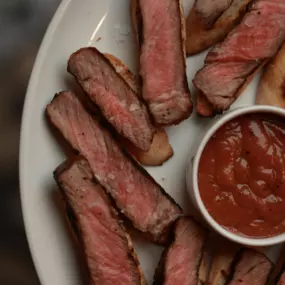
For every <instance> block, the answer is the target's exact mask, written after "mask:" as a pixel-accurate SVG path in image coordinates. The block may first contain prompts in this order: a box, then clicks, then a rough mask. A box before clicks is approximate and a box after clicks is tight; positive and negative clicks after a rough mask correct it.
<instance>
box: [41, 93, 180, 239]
mask: <svg viewBox="0 0 285 285" xmlns="http://www.w3.org/2000/svg"><path fill="white" fill-rule="evenodd" d="M46 112H47V116H48V119H49V121H50V122H51V123H52V125H53V126H55V127H56V128H57V129H58V130H59V131H60V132H61V134H62V135H63V137H64V138H65V139H66V140H67V141H68V142H69V143H70V145H71V146H72V147H73V148H74V149H75V150H76V151H78V152H79V153H81V154H82V155H83V156H84V157H85V158H86V159H87V160H88V162H89V164H90V167H91V169H92V171H93V174H94V176H95V178H96V179H97V180H98V181H99V183H100V184H101V185H102V186H103V187H104V188H105V190H106V191H107V192H108V193H109V194H110V195H111V197H112V199H113V200H114V201H115V203H116V206H117V208H118V209H120V211H121V213H123V214H124V215H125V217H127V218H128V219H129V220H130V221H131V222H132V223H133V225H134V226H135V227H136V228H137V229H138V230H140V231H141V232H143V233H145V234H147V235H148V236H149V237H150V238H151V239H152V240H153V241H155V242H157V243H162V244H163V243H165V242H166V241H167V239H168V235H169V229H170V226H171V224H172V223H173V222H174V221H175V220H176V218H177V217H178V216H180V215H181V213H182V210H181V209H180V207H179V206H178V205H177V204H176V203H175V202H174V200H173V199H172V198H171V197H170V196H169V195H168V194H167V193H166V192H165V191H164V190H163V188H162V187H161V186H160V185H159V184H157V183H156V182H155V180H154V179H153V178H152V177H151V176H150V175H149V174H148V173H147V172H146V171H145V170H144V169H143V168H142V167H140V166H139V165H138V164H137V163H136V162H135V161H134V160H133V159H132V158H131V157H130V156H129V155H127V154H126V153H125V152H124V151H123V150H122V149H121V147H120V146H119V145H118V143H117V141H116V140H115V139H114V138H113V137H112V136H111V134H110V133H109V132H108V130H107V129H105V128H104V127H102V125H101V124H100V123H99V122H98V121H97V120H95V118H94V117H92V116H91V115H90V114H89V113H88V112H87V111H86V110H85V109H84V107H83V105H82V103H81V102H80V101H79V99H78V98H77V97H76V95H75V94H73V93H72V92H62V93H60V94H57V95H56V96H55V98H54V99H53V100H52V102H51V103H50V104H49V105H48V106H47V108H46Z"/></svg>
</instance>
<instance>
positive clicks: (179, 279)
mask: <svg viewBox="0 0 285 285" xmlns="http://www.w3.org/2000/svg"><path fill="white" fill-rule="evenodd" d="M207 236H208V232H207V230H205V229H204V228H203V227H201V226H200V225H198V224H197V223H196V222H194V221H193V220H192V218H190V217H181V218H179V219H178V220H177V221H176V222H175V224H174V227H173V241H172V242H171V244H170V245H169V247H168V248H166V249H165V251H164V252H163V254H162V257H161V260H160V262H159V266H158V268H157V270H156V273H155V277H154V285H160V284H164V285H173V284H183V285H197V284H198V282H199V276H198V275H199V268H200V264H201V261H202V256H203V251H204V246H205V243H206V239H207Z"/></svg>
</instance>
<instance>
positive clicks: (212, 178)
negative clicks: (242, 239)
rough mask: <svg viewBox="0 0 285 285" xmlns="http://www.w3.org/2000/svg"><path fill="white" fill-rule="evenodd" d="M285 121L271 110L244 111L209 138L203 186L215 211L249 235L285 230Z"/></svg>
mask: <svg viewBox="0 0 285 285" xmlns="http://www.w3.org/2000/svg"><path fill="white" fill-rule="evenodd" d="M284 147H285V123H284V122H283V121H282V120H281V119H280V117H277V116H274V115H269V114H265V113H260V114H258V113H257V114H249V115H244V116H240V117H238V118H236V119H234V120H232V121H230V122H228V123H226V124H225V125H223V126H222V127H221V128H220V129H219V130H218V131H217V132H216V133H215V134H214V135H213V136H212V137H211V138H210V140H209V142H208V143H207V145H206V147H205V149H204V151H203V153H202V156H201V160H200V164H199V174H198V182H199V190H200V194H201V198H202V200H203V202H204V204H205V206H206V208H207V210H208V212H209V213H210V215H211V216H212V217H213V218H214V219H215V220H216V221H217V222H218V223H219V224H220V225H222V226H223V227H225V228H226V229H228V230H230V231H232V232H234V233H237V234H240V235H243V236H248V237H256V238H263V237H271V236H275V235H278V234H280V233H283V232H285V211H284V208H285V201H284V197H285V183H284V182H285V152H284Z"/></svg>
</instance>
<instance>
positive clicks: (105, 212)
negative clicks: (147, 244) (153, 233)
mask: <svg viewBox="0 0 285 285" xmlns="http://www.w3.org/2000/svg"><path fill="white" fill-rule="evenodd" d="M54 177H55V179H56V181H57V183H58V185H59V187H60V190H61V192H62V195H63V197H64V200H65V202H66V204H67V206H68V207H70V208H71V210H72V213H73V216H74V218H75V219H74V221H72V222H75V223H76V229H77V232H76V233H77V235H79V236H78V240H79V242H80V245H81V246H82V249H83V253H84V256H85V261H86V263H87V267H88V270H89V274H90V283H91V284H92V285H99V284H100V285H122V284H124V285H127V284H128V285H144V284H146V283H145V280H144V277H143V274H142V271H141V268H140V265H139V262H138V259H137V256H136V254H135V252H134V249H133V246H132V242H131V239H130V237H129V235H128V234H127V233H126V231H125V229H124V227H123V225H122V222H121V221H120V220H119V217H118V214H117V212H116V210H115V209H114V208H113V207H112V204H111V201H110V199H109V197H108V196H107V195H106V193H105V191H104V189H103V188H102V187H101V185H100V184H99V183H98V182H96V181H95V180H94V179H93V175H92V171H91V169H90V167H89V164H88V162H87V161H86V160H85V159H84V158H82V157H77V158H75V160H71V161H67V162H65V163H64V164H62V165H61V166H59V167H58V168H57V169H56V171H55V172H54Z"/></svg>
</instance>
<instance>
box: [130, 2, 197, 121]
mask: <svg viewBox="0 0 285 285" xmlns="http://www.w3.org/2000/svg"><path fill="white" fill-rule="evenodd" d="M132 1H136V3H132V4H133V5H134V8H133V9H136V12H133V13H135V16H134V18H135V19H133V20H134V21H136V23H134V27H135V31H136V33H138V34H137V37H138V40H139V45H140V76H141V79H142V96H143V98H144V100H145V101H146V102H147V104H148V107H149V110H150V113H151V114H152V117H153V119H154V121H155V123H156V124H157V125H164V126H165V125H172V124H178V123H180V122H181V121H183V120H185V119H186V118H188V117H189V116H190V114H191V112H192V102H191V98H190V97H191V94H190V90H189V87H188V82H187V77H186V62H185V46H184V41H185V23H184V16H183V9H182V4H181V2H180V1H179V0H163V1H151V0H132Z"/></svg>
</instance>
